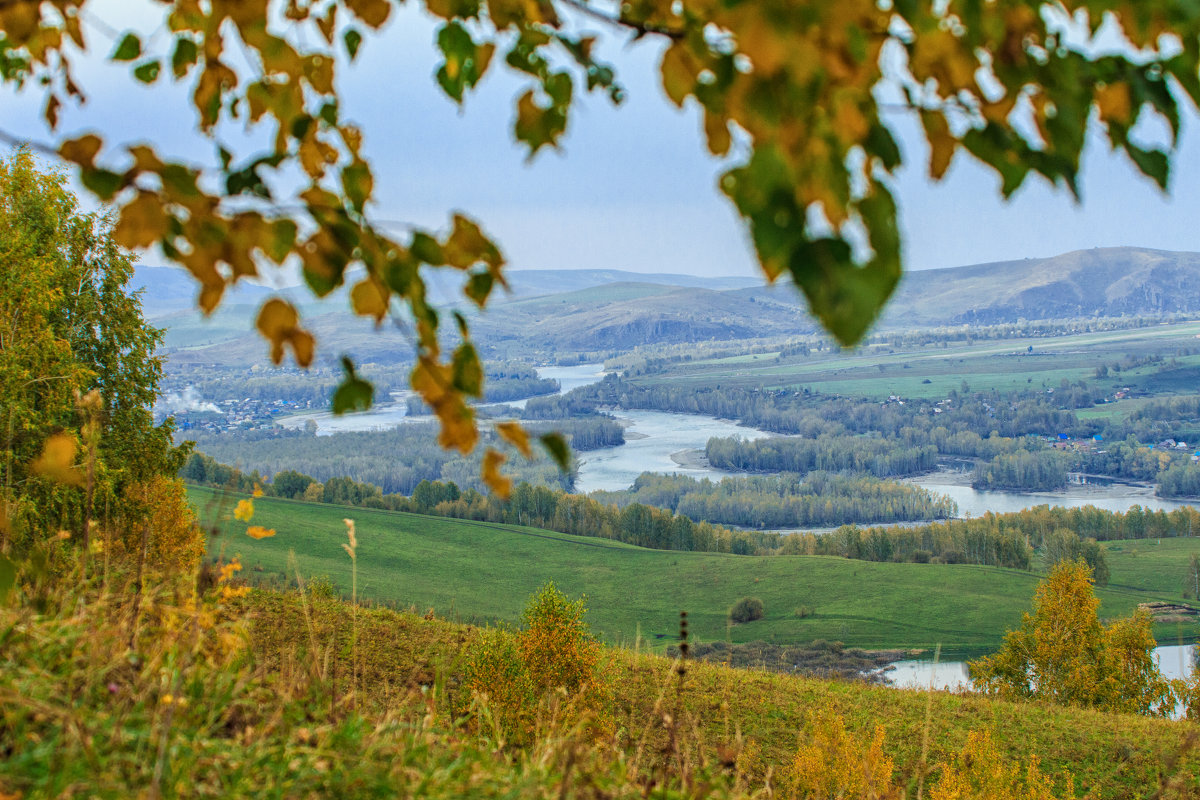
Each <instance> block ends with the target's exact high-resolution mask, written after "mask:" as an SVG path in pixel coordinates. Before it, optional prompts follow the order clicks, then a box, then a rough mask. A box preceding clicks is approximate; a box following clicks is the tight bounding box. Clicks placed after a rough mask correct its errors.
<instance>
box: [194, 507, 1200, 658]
mask: <svg viewBox="0 0 1200 800" xmlns="http://www.w3.org/2000/svg"><path fill="white" fill-rule="evenodd" d="M190 496H191V498H192V502H193V503H194V504H196V505H197V506H198V507H199V508H200V509H201V510H202V512H203V514H204V516H205V519H206V521H209V520H211V519H212V518H213V514H214V509H213V508H212V506H213V503H214V498H215V495H214V493H213V492H212V491H210V490H205V489H192V490H191V491H190ZM255 503H256V507H257V513H256V514H255V517H254V520H253V523H254V524H256V525H262V526H265V527H268V528H274V529H276V530H277V531H278V533H277V535H276V536H274V537H271V538H267V539H261V540H257V541H256V540H253V539H250V538H248V537H247V536H245V535H244V530H245V527H246V526H245V524H244V523H240V522H236V521H233V520H230V521H229V522H228V523H227V525H226V527H227V531H226V534H225V535H224V536H221V537H219V538H217V539H216V540H215V543H214V545H213V547H215V548H219V549H222V548H223V549H224V551H225V552H226V553H227V554H234V553H239V554H241V556H242V560H243V563H244V564H245V565H246V567H247V569H248V570H250V571H251V572H252V574H254V572H255V571H257V575H258V577H259V578H270V577H271V576H272V575H274V576H275V577H277V578H279V579H280V580H284V579H285V578H290V577H291V576H292V574H293V570H292V569H291V568H289V566H288V558H289V552H294V553H295V556H296V560H297V562H298V564H299V569H300V572H301V574H302V575H303V576H305V577H308V576H321V575H324V576H328V577H329V578H330V579H331V580H332V581H333V582H334V583H335V584H336V585H337V586H338V587H340V588H341V589H342V590H343V591H345V592H347V593H348V590H349V587H350V561H349V559H348V558H347V556H346V554H345V553H344V552H343V550H342V542H344V541H345V526H344V524H343V522H342V519H343V518H344V517H353V518H354V519H355V520H356V523H357V527H358V540H359V562H358V586H359V593H360V596H362V597H366V598H369V599H371V600H374V601H377V602H382V603H387V604H395V605H400V606H410V605H412V606H416V607H417V608H419V609H421V610H424V609H426V608H430V607H431V608H433V609H434V610H435V611H437V612H438V613H439V614H441V615H443V616H447V617H450V618H457V619H463V620H467V621H492V620H505V621H510V622H512V621H516V620H517V619H519V617H520V611H521V609H522V608H523V606H524V604H525V601H526V599H527V598H528V597H529V595H530V594H532V593H533V591H534V590H535V589H537V588H538V587H539V586H540V585H542V584H543V583H545V582H546V581H548V580H553V581H555V582H556V583H557V584H558V585H559V586H560V587H561V588H562V589H563V591H565V592H567V593H568V594H571V595H587V597H588V606H589V608H590V614H589V618H590V620H591V623H592V626H593V628H594V629H595V630H596V631H597V633H598V634H599V635H600V636H602V637H603V638H604V639H605V640H607V641H610V642H621V643H625V644H631V643H633V642H634V640H635V639H636V638H637V637H638V636H639V635H640V636H641V637H642V639H644V640H645V641H646V642H647V643H648V644H650V645H651V646H659V647H661V646H663V645H665V644H666V643H667V642H668V641H670V639H671V638H672V637H673V636H674V632H675V630H676V624H677V619H678V613H679V611H680V610H686V611H687V612H688V614H689V617H690V619H691V624H692V632H693V634H694V635H696V636H698V637H699V638H700V639H702V640H708V641H712V640H718V639H721V640H723V639H727V638H728V639H730V640H732V641H735V642H745V641H755V640H764V641H771V642H780V643H791V642H803V643H807V642H810V641H813V640H815V639H829V640H840V641H843V642H845V643H847V644H848V645H853V646H859V647H872V648H893V647H896V648H924V649H932V648H934V647H935V646H937V645H939V644H940V645H942V648H943V651H945V652H954V653H962V652H969V651H974V650H979V649H987V648H991V647H994V646H996V645H997V644H998V643H999V642H1000V640H1001V638H1002V636H1003V633H1004V631H1005V630H1006V629H1008V628H1011V627H1015V626H1016V625H1017V624H1018V623H1019V621H1020V618H1021V614H1022V613H1023V612H1024V611H1026V610H1027V609H1028V608H1029V603H1030V598H1031V596H1032V595H1033V591H1034V588H1035V586H1036V585H1037V581H1038V576H1036V575H1033V574H1031V573H1025V572H1018V571H1015V570H1006V569H999V568H992V567H979V566H970V565H955V566H949V565H930V564H890V563H872V562H866V561H852V560H847V559H842V558H836V557H821V556H770V557H750V556H733V555H722V554H713V553H679V552H666V551H659V550H645V549H641V548H636V547H631V546H628V545H623V544H620V543H616V542H610V541H607V540H602V539H592V538H583V537H575V536H569V535H566V534H559V533H553V532H549V531H544V530H538V529H532V528H521V527H518V526H510V525H494V524H489V523H479V522H470V521H462V520H452V519H443V518H437V517H426V516H422V515H417V514H404V513H395V512H386V511H374V510H369V509H361V508H345V507H339V506H329V505H320V504H306V503H300V502H295V501H285V500H277V499H267V498H262V499H259V500H257V501H255ZM1098 594H1099V596H1100V598H1101V600H1102V601H1103V607H1102V613H1104V614H1106V615H1113V616H1116V615H1124V614H1128V613H1129V612H1130V611H1131V610H1132V609H1133V608H1135V607H1136V605H1137V603H1139V602H1143V601H1145V600H1147V599H1170V598H1173V597H1177V596H1178V589H1174V590H1169V589H1168V588H1167V587H1165V586H1164V590H1163V591H1162V592H1156V591H1148V592H1139V591H1135V590H1132V589H1126V588H1109V589H1102V590H1100V591H1099V593H1098ZM748 595H750V596H755V597H759V598H761V599H762V600H763V603H764V606H765V609H766V616H765V618H764V619H762V620H758V621H755V622H751V623H748V624H744V625H737V626H733V627H729V626H728V625H727V613H728V609H729V607H730V606H731V605H733V603H735V602H736V601H737V600H738V599H740V598H742V597H745V596H748ZM801 608H807V609H808V610H809V611H810V612H811V616H803V617H802V616H801V615H800V614H799V613H798V612H799V609H801ZM1170 633H1171V635H1172V636H1175V635H1176V634H1175V632H1174V631H1172V632H1170Z"/></svg>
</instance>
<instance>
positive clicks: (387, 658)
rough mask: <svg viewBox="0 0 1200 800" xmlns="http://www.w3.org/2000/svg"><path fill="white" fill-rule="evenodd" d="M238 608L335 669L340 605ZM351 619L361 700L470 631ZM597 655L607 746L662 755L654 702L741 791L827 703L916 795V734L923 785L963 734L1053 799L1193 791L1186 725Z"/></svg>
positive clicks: (387, 691) (389, 687)
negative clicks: (1168, 785)
mask: <svg viewBox="0 0 1200 800" xmlns="http://www.w3.org/2000/svg"><path fill="white" fill-rule="evenodd" d="M248 607H249V609H250V610H251V613H252V616H253V619H254V627H253V632H254V636H253V646H254V649H255V650H256V652H257V654H258V655H259V657H260V659H261V660H262V661H263V663H264V664H266V665H268V666H270V665H273V664H279V663H283V662H285V661H286V660H287V658H288V653H290V652H292V651H293V650H294V648H295V646H296V644H295V643H296V642H298V641H303V640H306V639H308V638H309V636H310V635H311V636H312V638H313V640H314V641H316V642H317V643H318V647H321V648H325V649H327V651H328V652H331V653H335V654H339V653H340V654H342V655H341V656H340V658H341V666H340V668H339V670H340V674H346V672H347V669H348V666H349V665H348V663H346V662H347V658H346V655H345V654H346V653H347V652H349V647H348V643H349V639H350V634H349V629H350V627H351V619H350V613H349V609H348V608H347V606H346V605H344V604H341V603H336V602H334V603H318V604H316V606H315V607H313V608H312V609H311V611H310V612H309V613H310V615H311V619H312V620H313V621H312V622H311V623H306V622H305V619H304V613H303V612H302V610H301V608H300V603H299V601H298V600H297V599H296V597H295V595H281V594H276V593H255V594H254V595H252V596H251V597H250V598H248ZM594 616H595V613H594V612H593V613H590V614H589V618H593V617H594ZM357 625H358V630H359V663H358V669H359V675H360V681H361V686H362V696H363V698H364V699H367V700H369V701H375V702H382V703H385V704H386V703H392V702H395V700H394V698H395V697H397V695H398V693H400V687H405V686H412V685H416V684H421V685H427V684H430V683H439V684H444V685H445V686H447V687H448V686H450V685H452V684H453V683H454V676H455V675H457V674H459V673H460V671H461V670H462V669H463V666H464V662H465V660H466V658H467V657H468V656H467V654H469V653H470V652H471V651H472V648H473V643H474V642H475V641H476V637H477V636H478V631H477V630H475V629H471V628H466V627H461V626H457V625H454V624H451V623H446V622H442V621H438V620H422V619H421V618H420V617H418V616H414V615H411V614H404V613H397V612H393V611H388V610H385V609H372V610H369V611H365V612H362V611H360V613H359V617H358V622H357ZM306 631H311V632H312V633H311V634H310V633H308V632H306ZM335 658H336V656H335ZM604 661H605V662H606V663H605V667H604V673H605V674H606V676H607V678H608V680H609V681H611V684H612V686H613V687H615V691H614V693H613V705H614V717H615V723H616V725H617V742H618V743H619V744H623V745H624V747H625V748H626V749H627V751H631V752H633V753H635V755H633V756H632V759H633V761H634V763H637V762H638V760H639V759H642V763H643V764H644V763H645V760H646V759H649V760H654V759H657V758H661V757H662V755H661V754H663V753H667V754H669V753H670V752H671V750H672V747H673V745H672V742H673V741H675V739H674V738H673V737H672V736H670V735H669V734H668V732H667V730H666V728H665V726H664V722H663V711H664V709H666V710H669V711H670V712H671V713H672V714H674V715H675V716H676V717H677V718H678V719H680V720H681V725H680V726H679V731H678V733H679V739H680V740H682V741H680V742H678V743H677V744H676V745H674V746H678V747H680V749H682V750H684V751H691V752H695V751H694V750H692V748H696V749H698V750H701V751H707V753H708V757H709V758H712V757H714V756H716V755H718V754H719V755H720V757H722V758H731V759H733V760H734V762H735V763H736V768H737V771H738V772H739V773H743V772H744V773H745V776H744V778H743V779H744V780H746V782H747V783H748V784H749V785H750V786H759V785H761V781H762V780H763V779H764V777H766V776H770V779H771V781H772V783H773V784H774V785H775V786H776V788H777V789H778V788H785V787H786V786H787V778H786V776H787V774H788V773H787V770H788V767H789V764H790V761H791V758H792V756H793V754H794V753H795V751H796V748H797V745H798V744H799V743H803V742H806V741H811V738H810V737H811V736H812V731H813V723H814V718H815V716H816V715H818V714H826V713H831V712H832V713H837V714H839V715H841V716H842V717H843V718H844V719H845V722H846V727H847V730H848V732H849V733H850V736H851V738H852V739H854V740H857V741H859V742H862V741H865V740H867V739H869V738H870V735H871V734H872V732H873V731H874V730H875V727H876V726H882V727H883V729H884V731H885V740H884V750H885V751H886V752H887V754H888V755H889V756H891V757H892V758H893V759H894V760H895V773H894V774H895V776H896V779H897V782H898V783H899V784H900V785H901V786H906V787H907V790H908V791H907V796H908V797H915V796H916V795H917V791H916V784H917V777H916V776H917V775H918V773H920V772H921V771H922V755H921V751H922V747H923V741H924V740H926V739H927V740H928V746H929V750H928V755H927V757H926V758H925V761H924V763H925V764H926V765H928V766H927V769H926V771H927V772H928V773H929V774H930V775H931V776H932V777H930V779H929V782H933V781H936V779H937V765H938V764H939V763H940V762H942V761H943V760H945V759H946V758H947V757H948V756H949V755H950V754H952V753H954V752H956V751H958V750H959V749H960V748H961V747H962V746H963V744H964V742H965V741H966V739H967V734H968V732H970V731H988V732H990V733H991V735H992V737H993V738H994V740H995V741H996V742H997V744H998V746H999V749H1000V750H1001V752H1002V753H1003V754H1004V756H1005V757H1006V758H1008V759H1010V760H1011V761H1012V762H1014V763H1017V764H1019V765H1021V769H1022V771H1023V769H1024V766H1025V765H1027V764H1028V763H1029V759H1030V757H1031V756H1035V755H1036V756H1037V758H1038V759H1039V761H1040V765H1041V768H1042V770H1043V771H1044V772H1045V773H1047V774H1049V775H1051V776H1053V778H1054V779H1055V795H1054V796H1056V797H1062V796H1065V795H1063V794H1060V792H1062V791H1063V789H1064V785H1063V784H1064V783H1065V775H1066V773H1068V772H1069V773H1070V774H1071V775H1072V776H1073V777H1074V781H1075V787H1076V792H1077V793H1078V794H1086V796H1088V797H1092V798H1103V799H1104V800H1117V799H1118V798H1120V799H1122V800H1124V799H1126V798H1128V799H1129V800H1132V799H1133V798H1146V797H1151V796H1155V797H1158V796H1161V797H1164V798H1165V797H1170V798H1184V797H1187V798H1192V797H1196V796H1197V794H1196V793H1197V792H1200V752H1198V751H1197V749H1196V746H1195V741H1194V739H1195V733H1196V726H1195V724H1193V723H1186V722H1171V721H1166V720H1156V719H1149V718H1145V717H1138V716H1133V715H1121V714H1106V713H1102V712H1096V711H1087V710H1080V709H1071V708H1063V707H1059V706H1051V705H1045V704H1036V703H1020V704H1018V703H1009V702H999V701H990V700H986V699H982V698H979V697H975V696H960V695H954V694H950V693H945V692H934V693H926V692H920V691H911V690H897V689H888V688H883V687H869V686H863V685H861V684H857V683H843V682H835V681H825V680H816V679H809V678H802V677H796V676H788V675H779V674H774V673H766V672H758V671H748V670H734V669H729V668H726V667H722V666H720V665H711V664H697V663H692V664H690V665H688V668H687V673H686V677H685V679H684V680H683V681H682V683H680V682H679V680H678V678H677V675H676V674H675V669H674V664H673V663H672V662H670V661H668V660H665V659H663V658H659V657H655V656H651V655H646V654H639V653H633V652H629V651H625V650H615V649H614V650H607V651H606V652H605V654H604ZM656 754H657V755H656ZM667 757H668V758H669V757H670V756H669V755H668V756H667ZM1172 776H1174V777H1175V778H1177V779H1178V780H1179V781H1180V783H1181V785H1180V787H1177V789H1176V790H1175V791H1165V792H1163V793H1162V794H1161V795H1160V794H1158V792H1159V790H1160V789H1161V788H1162V784H1161V783H1160V781H1161V780H1162V779H1163V778H1164V777H1168V778H1169V777H1172ZM925 791H926V794H928V783H927V784H926V787H925ZM664 796H674V795H664ZM784 796H790V795H787V794H785V795H784ZM855 796H857V795H855ZM1039 796H1041V795H1039Z"/></svg>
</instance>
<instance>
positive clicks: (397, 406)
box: [277, 364, 604, 436]
mask: <svg viewBox="0 0 1200 800" xmlns="http://www.w3.org/2000/svg"><path fill="white" fill-rule="evenodd" d="M537 374H538V377H539V378H554V379H556V380H557V381H558V382H559V390H558V394H563V393H565V392H569V391H571V390H572V389H576V388H578V387H580V386H587V385H588V384H591V383H596V382H597V381H599V380H601V379H602V378H603V377H604V365H603V364H579V365H576V366H573V367H538V370H537ZM412 394H413V393H412V392H410V391H407V390H405V391H400V392H393V393H392V398H391V400H389V401H388V402H386V403H377V404H375V405H373V406H371V408H370V409H368V410H367V411H360V412H356V413H352V414H343V415H341V416H334V414H333V412H332V411H311V412H307V413H304V414H293V415H291V416H289V417H282V418H280V419H279V420H277V422H278V423H279V424H280V425H281V426H283V427H285V428H303V427H304V426H305V425H307V424H308V422H309V420H312V421H313V422H315V423H316V424H317V435H318V436H330V435H332V434H335V433H345V432H349V431H374V430H383V429H385V428H394V427H395V426H397V425H403V424H405V423H408V422H430V421H431V420H432V419H433V417H431V416H416V417H410V416H408V413H407V405H406V404H407V401H408V398H409V397H411V396H412ZM529 399H530V398H528V397H525V398H522V399H520V400H513V401H510V402H507V403H503V404H500V405H509V406H515V407H517V408H523V407H524V406H525V403H527V402H528V401H529Z"/></svg>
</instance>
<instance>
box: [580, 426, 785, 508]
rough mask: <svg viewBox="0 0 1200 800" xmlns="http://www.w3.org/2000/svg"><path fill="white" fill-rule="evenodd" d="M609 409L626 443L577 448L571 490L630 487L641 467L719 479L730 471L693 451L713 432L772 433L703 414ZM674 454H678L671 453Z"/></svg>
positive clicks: (750, 435) (752, 436) (755, 435)
mask: <svg viewBox="0 0 1200 800" xmlns="http://www.w3.org/2000/svg"><path fill="white" fill-rule="evenodd" d="M610 413H612V414H614V415H615V416H616V418H617V420H618V421H620V422H621V423H623V424H624V425H625V426H626V428H625V444H623V445H617V446H616V447H604V448H601V449H599V450H589V451H588V452H586V453H580V454H579V457H580V461H581V463H580V465H579V477H578V478H577V479H576V481H575V491H577V492H579V493H580V494H587V493H588V492H594V491H596V490H598V489H602V490H605V491H615V490H618V489H628V488H629V486H630V485H631V484H632V483H633V481H634V479H635V478H637V476H638V475H641V474H642V473H643V472H662V473H670V472H675V473H679V474H680V475H690V476H692V477H695V478H713V479H714V480H719V479H720V478H724V477H726V476H730V475H733V474H734V473H731V472H722V471H721V470H718V469H714V468H713V467H711V466H709V465H708V463H707V462H706V461H705V460H704V459H703V458H697V457H696V454H695V452H694V451H696V450H701V451H702V450H704V448H705V446H706V445H707V444H708V440H709V439H710V438H711V437H713V436H741V437H742V438H744V439H759V438H762V437H764V436H769V435H770V434H768V433H767V432H766V431H760V430H756V429H754V428H743V427H741V426H740V425H738V424H737V423H736V422H733V421H731V420H727V419H717V418H716V417H710V416H706V415H703V414H676V413H674V412H670V411H626V410H623V409H622V410H619V411H614V412H610ZM673 455H675V456H676V457H677V458H678V459H679V460H678V461H676V460H675V459H673V458H672V456H673Z"/></svg>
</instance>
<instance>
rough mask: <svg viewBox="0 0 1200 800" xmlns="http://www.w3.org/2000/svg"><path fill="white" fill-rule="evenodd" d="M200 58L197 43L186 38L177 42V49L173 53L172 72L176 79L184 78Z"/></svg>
mask: <svg viewBox="0 0 1200 800" xmlns="http://www.w3.org/2000/svg"><path fill="white" fill-rule="evenodd" d="M199 58H200V51H199V49H198V48H197V47H196V43H195V42H193V41H192V40H191V39H189V38H187V37H186V36H180V37H179V38H178V39H176V40H175V49H174V51H172V53H171V72H172V73H174V74H175V77H176V78H182V77H183V76H184V75H186V74H187V71H188V70H189V69H191V68H192V66H193V65H194V64H195V63H196V61H197V60H198V59H199Z"/></svg>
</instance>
